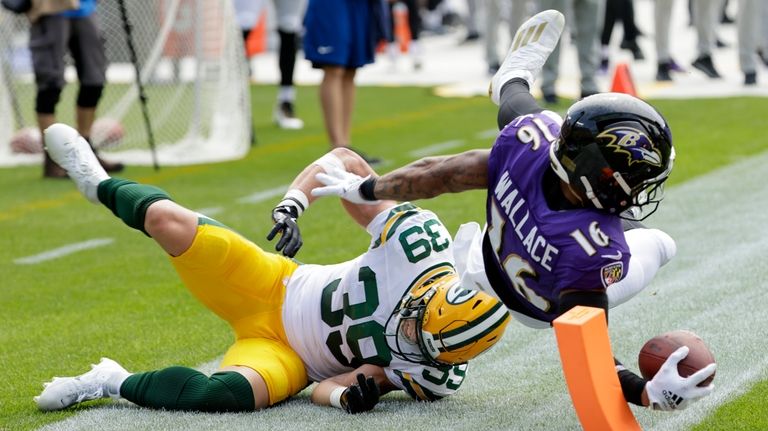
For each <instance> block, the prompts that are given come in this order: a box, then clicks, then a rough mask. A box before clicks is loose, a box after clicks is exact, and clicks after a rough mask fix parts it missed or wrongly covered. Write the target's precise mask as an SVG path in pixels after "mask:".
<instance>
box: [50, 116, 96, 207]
mask: <svg viewBox="0 0 768 431" xmlns="http://www.w3.org/2000/svg"><path fill="white" fill-rule="evenodd" d="M44 138H45V150H46V151H47V152H48V155H49V156H50V157H51V159H53V161H54V162H56V163H57V164H58V165H59V166H61V167H62V168H64V170H65V171H67V175H69V178H71V179H72V181H74V182H75V184H76V185H77V188H78V190H80V193H82V194H83V196H85V197H86V198H87V199H88V200H89V201H91V202H93V203H99V198H98V196H97V193H96V192H97V189H98V187H99V183H100V182H102V181H104V180H106V179H109V175H107V172H106V171H105V170H104V168H103V167H102V166H101V163H99V160H98V158H96V154H94V153H93V150H92V149H91V146H90V145H89V144H88V141H86V140H85V139H84V138H83V137H82V136H80V134H79V133H78V132H77V130H75V129H74V128H72V127H70V126H67V125H66V124H61V123H56V124H54V125H52V126H50V127H48V128H47V129H45V132H44Z"/></svg>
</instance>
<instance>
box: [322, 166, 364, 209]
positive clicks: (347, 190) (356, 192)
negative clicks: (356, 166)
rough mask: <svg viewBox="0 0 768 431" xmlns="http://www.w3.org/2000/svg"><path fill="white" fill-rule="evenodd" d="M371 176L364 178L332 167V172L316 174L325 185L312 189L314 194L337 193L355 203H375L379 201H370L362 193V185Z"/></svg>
mask: <svg viewBox="0 0 768 431" xmlns="http://www.w3.org/2000/svg"><path fill="white" fill-rule="evenodd" d="M370 177H371V176H370V175H368V176H367V177H365V178H363V177H361V176H359V175H356V174H353V173H351V172H347V171H345V170H343V169H339V168H332V169H331V170H330V172H320V173H318V174H317V175H315V178H317V180H318V181H320V182H321V183H323V184H325V186H324V187H315V188H314V189H312V196H333V195H335V196H339V197H341V198H342V199H344V200H347V201H349V202H352V203H354V204H365V205H375V204H378V203H379V201H369V200H366V199H365V198H363V197H362V196H361V195H360V185H361V184H363V182H364V181H365V180H367V179H368V178H370Z"/></svg>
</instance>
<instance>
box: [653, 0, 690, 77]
mask: <svg viewBox="0 0 768 431" xmlns="http://www.w3.org/2000/svg"><path fill="white" fill-rule="evenodd" d="M654 3H655V4H654V9H653V21H654V23H653V24H654V35H655V43H656V63H657V68H656V80H657V81H671V80H672V75H671V74H670V72H685V70H684V69H683V68H682V67H680V65H678V64H677V62H676V61H675V60H674V59H673V58H672V55H671V54H670V53H669V31H670V22H671V21H672V10H673V9H674V5H675V4H674V0H656V1H655V2H654Z"/></svg>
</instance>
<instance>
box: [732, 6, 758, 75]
mask: <svg viewBox="0 0 768 431" xmlns="http://www.w3.org/2000/svg"><path fill="white" fill-rule="evenodd" d="M761 3H762V4H761ZM764 7H765V2H762V1H759V0H739V12H738V15H737V17H736V28H737V34H738V40H739V66H740V67H741V71H742V73H744V85H757V61H755V54H756V53H757V52H758V48H757V47H758V45H759V43H760V42H759V39H760V12H761V11H760V9H761V8H764ZM763 25H765V23H763Z"/></svg>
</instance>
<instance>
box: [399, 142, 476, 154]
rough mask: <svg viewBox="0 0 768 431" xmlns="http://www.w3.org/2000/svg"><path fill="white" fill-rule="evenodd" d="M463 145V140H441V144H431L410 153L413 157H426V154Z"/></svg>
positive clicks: (437, 152)
mask: <svg viewBox="0 0 768 431" xmlns="http://www.w3.org/2000/svg"><path fill="white" fill-rule="evenodd" d="M461 145H464V141H463V140H460V139H458V140H454V141H446V142H441V143H439V144H435V145H430V146H428V147H423V148H419V149H417V150H413V151H411V152H410V153H408V155H409V156H411V157H424V156H431V155H433V154H440V153H442V152H443V151H444V150H450V149H451V148H456V147H459V146H461Z"/></svg>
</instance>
